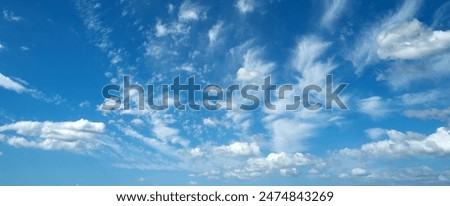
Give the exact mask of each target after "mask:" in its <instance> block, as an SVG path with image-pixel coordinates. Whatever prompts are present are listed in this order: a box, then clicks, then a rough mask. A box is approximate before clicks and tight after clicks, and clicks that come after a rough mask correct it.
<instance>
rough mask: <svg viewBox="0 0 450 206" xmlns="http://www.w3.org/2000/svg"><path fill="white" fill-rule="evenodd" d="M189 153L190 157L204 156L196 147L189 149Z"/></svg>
mask: <svg viewBox="0 0 450 206" xmlns="http://www.w3.org/2000/svg"><path fill="white" fill-rule="evenodd" d="M190 153H191V155H192V157H202V156H203V154H204V153H203V152H202V150H201V149H200V148H198V147H196V148H193V149H191V151H190Z"/></svg>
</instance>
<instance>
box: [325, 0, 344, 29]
mask: <svg viewBox="0 0 450 206" xmlns="http://www.w3.org/2000/svg"><path fill="white" fill-rule="evenodd" d="M346 3H347V0H326V1H325V4H326V5H325V6H326V8H325V12H324V14H323V16H322V20H321V21H320V25H321V26H322V27H325V28H330V27H331V26H332V24H333V23H334V22H335V21H336V20H337V19H338V18H339V16H340V15H341V14H342V12H343V11H344V9H345V6H346Z"/></svg>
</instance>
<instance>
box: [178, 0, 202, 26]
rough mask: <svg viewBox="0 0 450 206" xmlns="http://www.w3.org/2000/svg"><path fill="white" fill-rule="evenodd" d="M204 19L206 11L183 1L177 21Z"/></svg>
mask: <svg viewBox="0 0 450 206" xmlns="http://www.w3.org/2000/svg"><path fill="white" fill-rule="evenodd" d="M204 18H206V9H205V8H204V7H202V6H201V5H199V4H198V3H192V2H191V1H189V0H185V1H184V2H183V3H182V4H181V6H180V10H179V12H178V19H179V20H180V21H197V20H199V19H204Z"/></svg>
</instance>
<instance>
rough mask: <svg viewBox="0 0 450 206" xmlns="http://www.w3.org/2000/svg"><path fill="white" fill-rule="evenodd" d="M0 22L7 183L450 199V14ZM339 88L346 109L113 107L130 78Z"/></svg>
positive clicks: (156, 12)
mask: <svg viewBox="0 0 450 206" xmlns="http://www.w3.org/2000/svg"><path fill="white" fill-rule="evenodd" d="M0 9H1V12H2V13H1V19H0V95H1V97H2V100H1V101H0V185H450V165H449V164H448V163H449V162H450V128H449V127H450V105H448V102H450V93H449V92H448V91H449V88H450V83H449V82H450V81H448V80H449V79H450V67H449V65H450V1H447V2H446V1H438V0H436V1H428V2H425V1H415V0H411V1H350V0H334V1H332V0H323V1H312V0H310V1H306V0H305V1H288V0H279V1H277V0H272V1H260V0H235V1H214V2H212V1H194V0H185V1H134V0H121V1H95V0H74V1H57V2H55V1H35V2H32V3H30V2H29V1H3V2H2V3H1V4H0ZM327 74H332V75H333V79H334V86H337V85H338V84H339V83H348V86H347V87H346V88H345V90H344V91H343V92H342V93H341V94H340V96H341V97H342V99H343V100H344V102H345V104H346V105H347V107H348V110H341V109H339V108H338V107H337V106H336V105H335V107H334V109H320V110H317V111H310V110H306V109H305V108H299V109H297V110H295V111H285V110H283V109H277V110H275V111H272V110H267V109H265V108H263V107H260V108H259V109H258V110H255V111H243V110H239V109H234V110H225V109H220V110H217V111H207V110H205V109H202V110H201V111H193V110H189V109H188V110H187V111H179V110H177V109H175V108H174V107H170V108H169V109H168V110H163V111H154V110H151V109H150V108H148V107H146V109H145V110H137V109H136V108H137V107H136V106H137V104H136V103H137V102H136V99H135V98H134V97H136V94H135V93H133V94H132V104H131V105H132V109H131V110H123V109H118V110H114V111H105V110H102V109H101V105H102V104H104V103H108V102H107V100H105V99H104V98H103V97H102V95H101V91H102V88H103V87H104V86H105V85H107V84H119V85H121V83H122V79H123V76H124V75H129V76H130V77H131V81H132V83H134V84H140V85H148V84H154V85H162V84H170V83H171V81H172V79H173V78H174V77H176V76H180V78H181V81H182V82H183V81H184V80H186V79H187V78H188V77H191V76H195V78H196V82H197V83H199V84H201V85H203V86H206V85H208V84H217V85H221V86H224V87H226V86H228V85H232V84H239V85H244V84H258V85H260V84H262V82H263V79H264V78H265V77H267V76H269V75H270V76H271V78H272V81H273V82H274V83H276V84H278V85H281V84H292V85H294V88H297V89H299V90H300V91H301V88H303V87H304V86H306V85H309V84H316V85H320V86H324V85H325V81H324V80H325V77H326V75H327ZM296 91H298V90H296ZM256 95H257V96H259V97H260V95H261V93H257V94H256ZM170 98H171V99H172V98H173V96H170ZM316 98H317V99H318V101H320V100H323V97H321V96H316ZM273 99H274V102H275V104H276V105H283V103H286V101H289V100H292V94H291V95H288V98H286V99H284V100H283V99H280V98H279V96H277V95H276V94H273ZM170 101H171V100H170ZM170 101H169V102H170ZM235 103H237V104H238V103H242V100H239V99H238V100H236V102H235ZM133 106H134V107H133Z"/></svg>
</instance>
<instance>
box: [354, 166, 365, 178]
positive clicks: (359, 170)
mask: <svg viewBox="0 0 450 206" xmlns="http://www.w3.org/2000/svg"><path fill="white" fill-rule="evenodd" d="M351 173H352V175H353V176H366V175H367V171H366V170H365V169H362V168H359V167H357V168H354V169H352V171H351Z"/></svg>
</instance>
